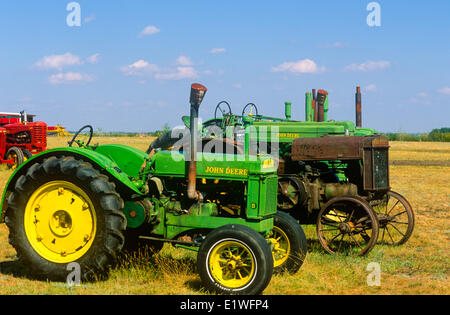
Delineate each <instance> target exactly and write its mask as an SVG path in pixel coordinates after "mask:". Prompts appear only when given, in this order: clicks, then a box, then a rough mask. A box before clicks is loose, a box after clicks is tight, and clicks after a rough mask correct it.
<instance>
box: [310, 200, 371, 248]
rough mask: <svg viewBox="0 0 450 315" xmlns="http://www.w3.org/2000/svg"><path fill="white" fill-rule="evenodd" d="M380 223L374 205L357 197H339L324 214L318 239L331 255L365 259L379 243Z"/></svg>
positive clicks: (320, 215)
mask: <svg viewBox="0 0 450 315" xmlns="http://www.w3.org/2000/svg"><path fill="white" fill-rule="evenodd" d="M378 229H379V225H378V220H377V217H376V215H375V213H374V211H373V209H372V208H371V207H370V205H369V204H368V203H367V202H365V201H364V200H361V199H359V198H356V197H337V198H334V199H332V200H330V201H329V202H328V203H327V204H326V205H325V206H324V207H323V209H322V210H321V211H320V213H319V217H318V221H317V235H318V238H319V241H320V243H321V245H322V247H323V248H324V249H325V250H326V251H327V252H328V253H330V254H337V253H342V254H347V255H351V256H363V255H366V254H367V253H369V252H370V251H371V250H372V249H373V247H374V246H375V244H376V242H377V239H378Z"/></svg>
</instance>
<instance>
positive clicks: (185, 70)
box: [155, 67, 198, 80]
mask: <svg viewBox="0 0 450 315" xmlns="http://www.w3.org/2000/svg"><path fill="white" fill-rule="evenodd" d="M155 78H156V79H160V80H182V79H195V78H198V73H197V70H195V69H194V68H193V67H177V69H176V71H175V72H170V73H157V74H155Z"/></svg>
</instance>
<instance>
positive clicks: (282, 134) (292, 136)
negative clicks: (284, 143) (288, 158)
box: [279, 133, 300, 138]
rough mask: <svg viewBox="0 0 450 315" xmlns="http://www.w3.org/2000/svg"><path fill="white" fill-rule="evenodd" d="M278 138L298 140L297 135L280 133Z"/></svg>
mask: <svg viewBox="0 0 450 315" xmlns="http://www.w3.org/2000/svg"><path fill="white" fill-rule="evenodd" d="M279 136H280V138H300V134H299V133H280V135H279Z"/></svg>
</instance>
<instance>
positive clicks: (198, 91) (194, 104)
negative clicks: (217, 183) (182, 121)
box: [187, 83, 207, 201]
mask: <svg viewBox="0 0 450 315" xmlns="http://www.w3.org/2000/svg"><path fill="white" fill-rule="evenodd" d="M206 91H207V89H206V87H204V86H203V85H201V84H198V83H195V84H192V86H191V100H190V103H191V122H190V129H191V152H190V153H191V156H190V160H189V171H188V188H187V195H188V198H189V199H192V200H197V201H200V200H202V199H203V197H202V195H201V193H200V192H198V191H197V152H198V150H197V139H198V112H199V108H200V104H201V103H202V102H203V98H204V97H205V94H206Z"/></svg>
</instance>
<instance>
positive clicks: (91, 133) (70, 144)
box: [69, 125, 94, 147]
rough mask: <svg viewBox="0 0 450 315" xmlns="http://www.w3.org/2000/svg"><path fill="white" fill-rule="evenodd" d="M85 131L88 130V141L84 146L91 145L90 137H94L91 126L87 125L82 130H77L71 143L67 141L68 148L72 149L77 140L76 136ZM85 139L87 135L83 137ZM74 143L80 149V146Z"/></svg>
mask: <svg viewBox="0 0 450 315" xmlns="http://www.w3.org/2000/svg"><path fill="white" fill-rule="evenodd" d="M85 129H89V138H88V141H87V142H86V143H84V145H85V146H88V145H89V144H90V143H91V140H92V136H93V135H94V128H92V126H91V125H87V126H84V127H83V128H81V129H80V130H78V132H77V133H76V134H75V136H74V137H73V139H72V141H69V147H72V145H73V143H74V142H75V140H76V139H77V138H78V136H79V135H80V134H81V133H82V132H83V131H84V130H85ZM85 136H86V137H87V135H85ZM76 143H77V144H78V146H79V147H81V146H82V145H81V144H80V142H78V141H76Z"/></svg>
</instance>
